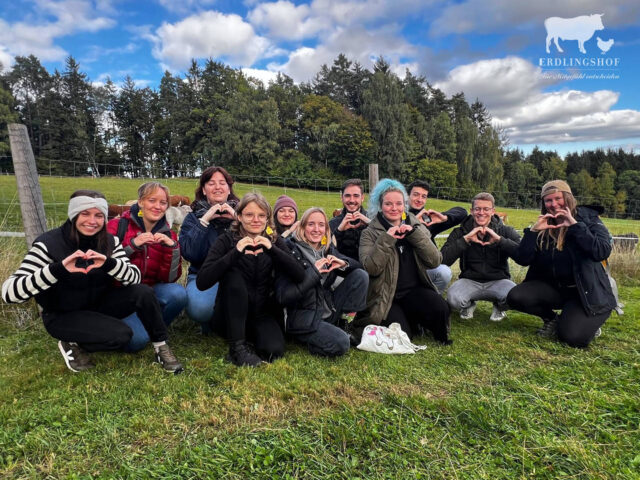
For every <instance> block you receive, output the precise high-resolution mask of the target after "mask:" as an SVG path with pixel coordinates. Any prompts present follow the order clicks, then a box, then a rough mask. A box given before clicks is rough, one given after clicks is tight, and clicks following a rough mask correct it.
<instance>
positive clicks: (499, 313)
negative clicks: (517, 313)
mask: <svg viewBox="0 0 640 480" xmlns="http://www.w3.org/2000/svg"><path fill="white" fill-rule="evenodd" d="M505 318H507V311H506V310H500V309H499V308H498V306H497V305H494V306H493V310H492V312H491V316H490V317H489V320H491V321H492V322H499V321H501V320H504V319H505Z"/></svg>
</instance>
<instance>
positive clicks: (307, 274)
mask: <svg viewBox="0 0 640 480" xmlns="http://www.w3.org/2000/svg"><path fill="white" fill-rule="evenodd" d="M301 243H302V242H301V241H300V240H298V239H297V237H295V236H291V237H289V238H288V239H287V245H288V246H289V247H290V248H291V252H292V253H293V256H294V257H295V258H296V260H297V261H298V262H299V263H300V265H302V267H303V268H304V280H302V281H301V282H295V283H294V282H292V281H291V279H290V278H288V277H286V276H284V275H279V276H278V278H277V280H276V299H277V300H278V303H279V304H280V305H282V306H284V307H286V308H287V323H286V329H287V332H288V333H291V334H294V335H295V334H298V335H301V334H306V333H313V332H315V331H316V330H318V326H319V325H320V322H322V321H323V320H324V312H325V311H326V310H327V308H328V309H329V311H330V312H331V313H333V312H335V307H334V304H333V296H332V294H331V290H330V286H331V285H333V283H334V282H335V281H336V277H338V276H340V277H346V276H347V275H349V274H350V273H351V272H352V271H354V270H356V269H361V268H362V265H360V262H358V261H357V260H354V259H353V258H349V257H346V256H344V255H342V254H341V253H340V252H338V250H337V249H336V248H335V247H334V246H333V245H332V244H331V243H330V244H329V245H327V249H326V252H325V254H324V255H323V256H325V257H326V256H327V255H333V256H335V257H337V258H339V259H341V260H344V261H345V262H347V265H346V267H345V268H344V269H339V268H338V269H335V270H332V271H331V272H329V273H328V274H326V276H325V278H324V281H323V276H322V274H320V272H318V270H317V269H316V267H315V265H314V264H312V263H311V262H310V261H309V259H308V258H307V257H306V255H305V254H304V253H303V252H302V248H304V246H303V245H301Z"/></svg>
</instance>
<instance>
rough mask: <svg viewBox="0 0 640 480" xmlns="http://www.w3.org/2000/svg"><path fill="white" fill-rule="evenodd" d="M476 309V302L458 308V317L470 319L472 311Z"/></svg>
mask: <svg viewBox="0 0 640 480" xmlns="http://www.w3.org/2000/svg"><path fill="white" fill-rule="evenodd" d="M475 310H476V304H475V303H472V304H471V305H470V306H468V307H466V308H463V309H461V310H460V318H461V319H463V320H471V319H472V318H473V312H475Z"/></svg>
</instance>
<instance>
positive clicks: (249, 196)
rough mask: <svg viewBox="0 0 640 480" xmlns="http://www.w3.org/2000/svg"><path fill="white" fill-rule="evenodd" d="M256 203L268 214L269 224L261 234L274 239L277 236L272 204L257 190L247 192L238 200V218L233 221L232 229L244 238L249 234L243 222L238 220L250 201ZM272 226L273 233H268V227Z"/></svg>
mask: <svg viewBox="0 0 640 480" xmlns="http://www.w3.org/2000/svg"><path fill="white" fill-rule="evenodd" d="M252 202H253V203H255V204H256V205H258V207H260V209H261V210H262V211H263V212H265V213H266V214H267V224H266V225H265V226H264V230H263V231H262V233H261V235H262V236H264V237H267V238H268V239H269V240H271V241H273V240H275V238H276V232H275V227H274V225H273V212H272V211H271V205H269V202H267V199H266V198H264V196H263V195H261V194H260V193H257V192H251V193H246V194H245V195H244V196H243V197H242V198H241V199H240V201H239V202H238V205H237V206H236V218H235V220H233V222H232V223H231V227H230V230H231V231H232V232H233V233H234V234H235V236H236V237H238V238H243V237H246V236H247V231H246V230H245V229H244V226H243V225H242V222H241V221H240V220H238V217H237V216H238V215H242V211H243V210H244V209H245V208H247V205H249V204H250V203H252ZM268 228H271V230H272V233H271V234H269V233H267V229H268Z"/></svg>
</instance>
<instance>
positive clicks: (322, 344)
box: [293, 322, 351, 357]
mask: <svg viewBox="0 0 640 480" xmlns="http://www.w3.org/2000/svg"><path fill="white" fill-rule="evenodd" d="M293 338H294V339H295V340H296V341H298V342H301V343H304V344H305V345H306V346H307V348H308V349H309V352H310V353H312V354H313V355H319V356H321V357H339V356H340V355H344V354H345V353H347V352H348V351H349V347H350V346H351V343H350V342H349V335H348V334H347V333H346V332H345V331H344V330H342V329H340V328H338V327H336V326H335V325H331V324H330V323H327V322H320V324H319V325H318V329H317V330H316V331H315V332H313V333H304V334H300V335H293Z"/></svg>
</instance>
